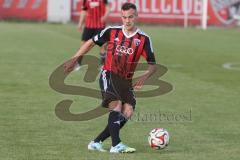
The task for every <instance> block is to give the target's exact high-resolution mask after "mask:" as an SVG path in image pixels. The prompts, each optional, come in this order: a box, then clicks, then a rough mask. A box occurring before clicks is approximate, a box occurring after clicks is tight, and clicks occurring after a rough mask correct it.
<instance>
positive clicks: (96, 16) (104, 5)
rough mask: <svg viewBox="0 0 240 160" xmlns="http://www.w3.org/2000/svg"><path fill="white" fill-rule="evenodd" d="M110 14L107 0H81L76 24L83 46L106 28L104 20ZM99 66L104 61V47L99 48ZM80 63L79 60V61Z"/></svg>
mask: <svg viewBox="0 0 240 160" xmlns="http://www.w3.org/2000/svg"><path fill="white" fill-rule="evenodd" d="M109 13H110V8H109V3H108V0H83V3H82V11H81V14H80V18H79V23H78V31H79V32H81V31H82V28H83V26H84V29H83V33H82V42H81V44H82V45H83V44H84V43H85V42H86V41H87V40H89V39H91V38H92V37H93V36H94V35H96V34H98V33H99V32H100V31H101V30H103V29H104V28H105V26H106V20H107V17H108V15H109ZM99 54H100V64H101V65H102V64H103V63H104V60H105V50H104V46H101V47H100V48H99ZM79 63H81V60H80V61H79Z"/></svg>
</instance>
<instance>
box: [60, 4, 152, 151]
mask: <svg viewBox="0 0 240 160" xmlns="http://www.w3.org/2000/svg"><path fill="white" fill-rule="evenodd" d="M121 14H122V22H123V25H122V26H113V27H107V28H105V29H104V30H103V31H102V32H101V33H100V34H98V35H96V36H94V37H93V38H92V39H90V40H88V41H87V42H86V43H85V44H84V45H83V46H82V47H81V48H80V49H79V50H78V51H77V53H76V54H75V55H74V56H73V57H72V59H71V60H69V61H68V62H66V63H65V65H64V67H65V68H64V70H65V72H71V71H72V70H73V68H74V65H75V64H76V63H77V61H78V59H79V57H80V56H82V55H83V54H85V53H87V52H88V51H89V50H90V49H91V48H92V47H93V46H94V45H95V44H97V45H99V46H102V45H103V44H105V43H107V55H106V62H105V64H104V65H103V67H102V71H101V76H100V80H99V82H100V88H101V90H102V96H103V101H102V106H103V107H108V108H109V117H108V124H107V126H106V127H105V129H104V130H103V131H102V132H101V133H100V134H99V135H98V136H97V137H96V138H95V139H94V140H93V141H91V142H90V143H89V144H88V149H89V150H97V151H101V152H104V151H106V150H105V149H104V148H103V145H102V142H103V141H104V140H105V139H107V138H108V137H111V139H112V147H111V149H110V152H111V153H129V152H135V151H136V149H134V148H131V147H128V146H127V145H126V144H124V143H122V142H121V139H120V136H119V131H120V128H122V127H123V126H124V124H125V123H126V122H127V120H128V119H129V118H130V117H131V116H132V114H133V111H134V109H135V105H136V100H135V97H134V93H133V90H134V89H141V88H142V86H143V84H144V82H145V81H146V80H147V79H148V78H149V77H150V76H151V75H152V74H153V73H154V72H155V71H156V66H155V57H154V53H153V48H152V42H151V40H150V37H149V36H148V35H146V34H145V33H144V32H143V31H141V30H140V29H138V28H137V27H136V25H135V22H136V20H137V15H138V14H137V9H136V6H135V5H134V4H132V3H128V2H126V3H124V4H123V5H122V8H121ZM141 56H143V57H144V58H145V59H146V61H147V62H148V64H149V65H148V68H147V70H146V72H145V73H144V74H142V75H141V76H140V77H139V78H138V79H137V80H136V82H135V83H134V84H133V83H132V77H133V74H134V71H135V68H136V66H137V64H138V61H139V59H140V57H141Z"/></svg>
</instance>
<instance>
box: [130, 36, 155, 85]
mask: <svg viewBox="0 0 240 160" xmlns="http://www.w3.org/2000/svg"><path fill="white" fill-rule="evenodd" d="M142 55H143V57H144V58H145V59H146V60H147V62H148V69H147V70H146V71H145V72H144V74H143V75H141V76H140V77H139V78H138V79H137V81H136V82H135V83H134V89H141V88H142V87H143V85H144V82H145V81H146V80H147V79H148V78H149V77H151V76H152V75H153V74H154V73H155V72H156V70H157V67H156V60H155V56H154V52H153V48H152V42H151V40H150V38H148V37H147V39H146V42H145V45H144V50H143V54H142Z"/></svg>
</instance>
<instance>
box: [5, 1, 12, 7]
mask: <svg viewBox="0 0 240 160" xmlns="http://www.w3.org/2000/svg"><path fill="white" fill-rule="evenodd" d="M12 2H13V0H4V2H3V8H10V7H11V5H12Z"/></svg>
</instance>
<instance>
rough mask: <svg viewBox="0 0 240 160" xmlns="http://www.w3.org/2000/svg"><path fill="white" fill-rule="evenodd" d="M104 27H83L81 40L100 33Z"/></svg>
mask: <svg viewBox="0 0 240 160" xmlns="http://www.w3.org/2000/svg"><path fill="white" fill-rule="evenodd" d="M103 29H104V28H86V27H85V28H84V30H83V34H82V41H87V40H89V39H91V38H92V37H93V36H95V35H96V34H98V33H100V32H101V31H102V30H103Z"/></svg>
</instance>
